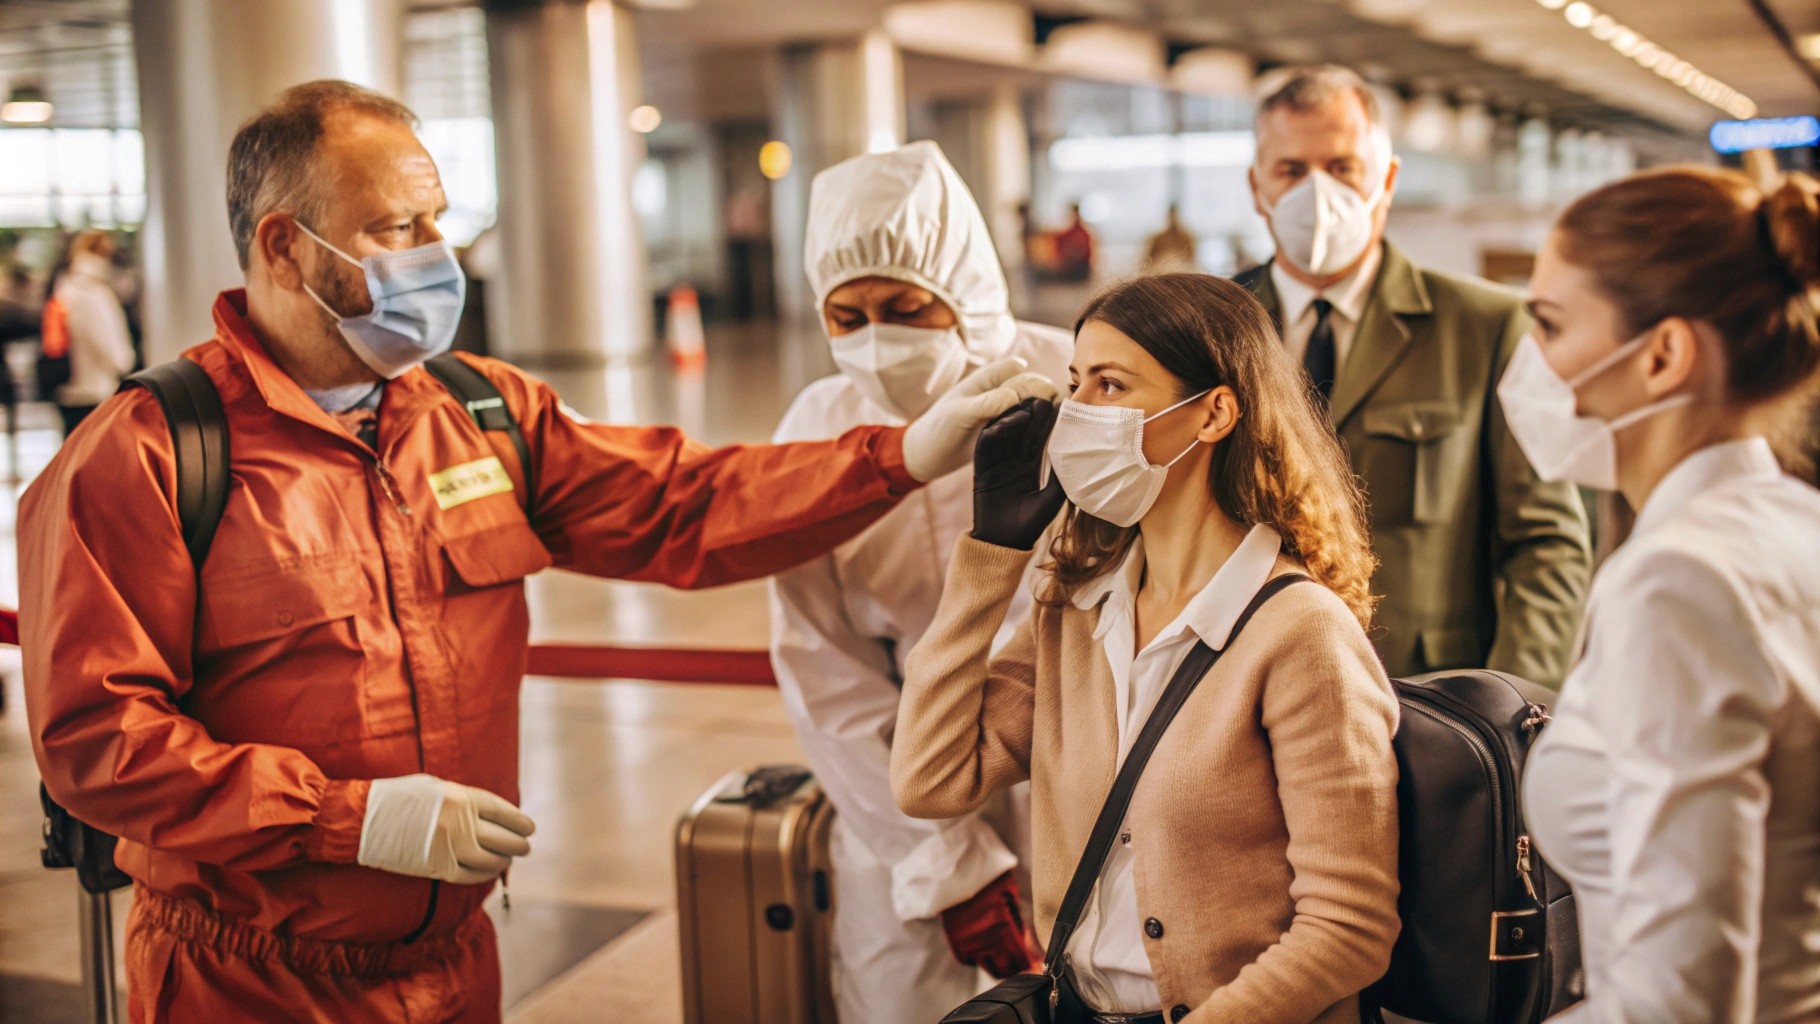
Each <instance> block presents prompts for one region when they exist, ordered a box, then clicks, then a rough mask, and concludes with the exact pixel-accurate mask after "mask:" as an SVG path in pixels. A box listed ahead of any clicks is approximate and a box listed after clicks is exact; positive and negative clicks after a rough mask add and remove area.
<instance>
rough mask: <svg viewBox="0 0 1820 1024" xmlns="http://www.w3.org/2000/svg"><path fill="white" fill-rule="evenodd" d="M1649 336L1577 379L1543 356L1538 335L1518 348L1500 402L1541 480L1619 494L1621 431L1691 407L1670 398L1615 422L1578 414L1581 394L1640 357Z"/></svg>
mask: <svg viewBox="0 0 1820 1024" xmlns="http://www.w3.org/2000/svg"><path fill="white" fill-rule="evenodd" d="M1648 340H1649V335H1648V334H1640V335H1638V336H1637V337H1635V338H1633V339H1631V340H1630V341H1628V342H1626V343H1625V344H1623V345H1620V346H1618V349H1617V350H1616V351H1615V352H1613V353H1612V354H1611V355H1609V356H1606V357H1605V358H1604V359H1601V360H1599V361H1598V362H1596V363H1594V364H1592V365H1591V366H1589V367H1587V368H1586V369H1584V370H1582V371H1580V372H1579V373H1577V374H1575V375H1574V378H1573V379H1572V380H1566V379H1564V378H1562V376H1561V375H1560V374H1559V373H1556V372H1555V368H1554V367H1552V366H1550V365H1549V364H1548V360H1547V359H1545V358H1544V357H1543V355H1542V346H1540V345H1539V344H1537V343H1536V339H1535V336H1534V335H1527V336H1525V337H1524V339H1523V340H1522V341H1521V342H1519V343H1518V345H1517V351H1516V353H1515V354H1514V355H1512V356H1511V358H1510V365H1509V366H1507V367H1505V369H1504V376H1503V377H1502V378H1500V379H1499V380H1498V402H1499V404H1501V405H1503V407H1504V421H1505V422H1506V423H1508V424H1510V433H1511V436H1513V437H1515V438H1516V439H1517V447H1518V448H1520V449H1522V450H1523V456H1524V458H1527V459H1528V460H1529V464H1530V466H1531V467H1532V468H1533V469H1535V471H1536V475H1537V476H1539V477H1541V478H1542V479H1544V480H1548V481H1561V482H1566V483H1573V484H1579V485H1580V486H1582V487H1591V488H1594V489H1595V490H1601V491H1615V490H1617V489H1618V444H1617V434H1618V431H1620V430H1623V429H1624V428H1625V427H1628V426H1630V425H1631V424H1633V423H1637V422H1640V421H1642V420H1645V419H1648V418H1649V417H1651V416H1654V415H1655V414H1656V413H1659V412H1663V411H1664V410H1667V409H1672V408H1674V407H1676V406H1679V405H1686V404H1687V403H1689V402H1691V401H1693V399H1694V396H1692V395H1686V394H1683V395H1670V396H1669V397H1667V398H1664V399H1662V400H1661V401H1659V402H1652V403H1651V404H1649V405H1646V406H1644V407H1643V408H1641V409H1636V410H1633V411H1631V412H1627V413H1625V414H1624V415H1622V416H1619V417H1618V418H1616V419H1613V420H1602V419H1599V418H1598V417H1596V416H1581V415H1579V413H1577V412H1576V411H1575V409H1576V406H1577V405H1578V401H1577V399H1576V397H1575V396H1576V393H1577V392H1578V391H1579V390H1580V388H1581V387H1582V386H1584V385H1585V384H1586V382H1587V381H1590V380H1592V379H1593V378H1594V377H1597V376H1598V375H1599V374H1601V373H1604V372H1605V371H1606V370H1609V369H1611V368H1612V367H1613V366H1616V365H1617V364H1618V363H1619V362H1621V361H1623V360H1624V359H1625V358H1626V357H1627V356H1630V355H1633V354H1635V352H1636V351H1637V349H1638V348H1640V347H1642V345H1643V343H1644V342H1646V341H1648Z"/></svg>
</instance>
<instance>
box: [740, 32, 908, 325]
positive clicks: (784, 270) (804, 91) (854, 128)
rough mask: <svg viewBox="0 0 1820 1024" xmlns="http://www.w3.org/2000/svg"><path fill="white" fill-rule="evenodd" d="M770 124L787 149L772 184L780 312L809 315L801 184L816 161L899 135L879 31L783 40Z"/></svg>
mask: <svg viewBox="0 0 1820 1024" xmlns="http://www.w3.org/2000/svg"><path fill="white" fill-rule="evenodd" d="M776 75H777V77H776V89H775V90H774V101H773V102H774V104H775V106H774V107H773V110H772V120H771V123H772V130H773V131H774V132H775V134H776V136H777V138H778V139H780V140H782V141H783V142H784V143H786V144H787V145H789V147H790V151H791V153H792V154H793V156H794V160H793V162H792V164H791V169H790V173H789V174H788V175H786V176H785V177H784V178H783V180H781V181H779V182H778V183H777V185H776V187H775V189H774V190H773V192H772V202H771V216H772V223H773V226H774V230H773V236H774V238H775V240H776V241H775V246H776V252H777V291H778V310H779V314H780V316H782V317H783V318H784V319H785V320H787V321H795V322H798V323H810V322H813V320H814V317H815V308H814V306H815V299H814V296H813V295H811V294H810V293H809V285H808V281H807V280H806V278H805V277H804V275H803V239H804V231H803V228H804V224H805V222H806V221H807V218H808V216H809V184H810V182H811V181H812V180H813V179H814V178H815V175H816V174H817V173H818V172H820V171H822V170H823V169H825V168H827V167H830V166H833V165H834V164H837V163H839V162H841V161H842V160H845V159H847V158H849V157H854V156H858V155H860V154H861V153H869V152H870V153H879V152H885V151H888V150H892V149H896V148H897V147H898V146H900V145H902V144H903V139H904V72H903V63H902V60H901V59H900V57H899V55H898V52H897V47H896V46H894V45H893V44H892V42H891V40H890V39H889V38H888V37H886V36H885V34H884V33H883V32H882V31H873V32H870V33H867V34H866V35H865V36H863V37H861V38H859V39H857V40H853V41H849V42H837V43H816V44H810V45H803V46H791V47H786V48H785V49H784V50H783V51H782V52H781V53H780V54H779V55H778V62H777V71H776Z"/></svg>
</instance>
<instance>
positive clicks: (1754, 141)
mask: <svg viewBox="0 0 1820 1024" xmlns="http://www.w3.org/2000/svg"><path fill="white" fill-rule="evenodd" d="M1712 141H1713V148H1714V149H1716V150H1718V151H1719V152H1721V153H1742V152H1744V151H1745V150H1747V149H1801V148H1803V147H1805V146H1814V145H1820V117H1763V118H1758V119H1757V120H1755V121H1720V122H1719V123H1717V124H1715V125H1713V131H1712Z"/></svg>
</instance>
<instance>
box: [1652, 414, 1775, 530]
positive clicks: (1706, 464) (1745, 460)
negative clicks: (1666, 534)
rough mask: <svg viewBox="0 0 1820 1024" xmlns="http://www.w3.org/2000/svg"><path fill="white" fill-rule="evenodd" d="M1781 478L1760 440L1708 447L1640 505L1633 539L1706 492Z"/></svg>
mask: <svg viewBox="0 0 1820 1024" xmlns="http://www.w3.org/2000/svg"><path fill="white" fill-rule="evenodd" d="M1781 475H1782V464H1781V463H1779V462H1777V461H1776V453H1775V451H1774V450H1772V449H1771V448H1770V445H1769V441H1767V440H1765V439H1764V438H1761V437H1751V438H1746V439H1744V440H1742V441H1727V442H1724V443H1722V444H1715V445H1711V446H1709V447H1706V448H1702V449H1700V450H1699V451H1697V452H1695V453H1693V454H1692V455H1689V456H1688V457H1687V458H1685V459H1682V460H1681V461H1680V462H1679V463H1677V464H1676V465H1675V468H1674V469H1671V470H1669V471H1668V475H1667V476H1665V477H1663V478H1662V482H1661V483H1659V484H1657V485H1656V489H1655V490H1654V491H1653V492H1651V493H1650V496H1649V497H1648V498H1647V499H1645V500H1644V502H1643V510H1642V511H1641V512H1638V513H1637V522H1636V525H1635V526H1634V527H1633V528H1632V530H1631V533H1632V535H1633V536H1641V535H1642V534H1645V533H1648V532H1649V531H1651V530H1653V529H1655V528H1657V527H1658V526H1660V525H1662V524H1663V523H1665V522H1667V521H1668V520H1670V519H1672V518H1674V514H1675V513H1676V512H1678V511H1680V510H1681V509H1682V508H1683V507H1684V506H1686V505H1687V503H1688V502H1690V501H1693V500H1694V499H1695V498H1697V497H1699V496H1700V495H1702V494H1705V493H1707V492H1708V491H1724V490H1728V489H1729V488H1728V487H1727V486H1726V485H1728V484H1736V483H1739V482H1741V481H1744V480H1753V479H1773V478H1775V477H1778V476H1781Z"/></svg>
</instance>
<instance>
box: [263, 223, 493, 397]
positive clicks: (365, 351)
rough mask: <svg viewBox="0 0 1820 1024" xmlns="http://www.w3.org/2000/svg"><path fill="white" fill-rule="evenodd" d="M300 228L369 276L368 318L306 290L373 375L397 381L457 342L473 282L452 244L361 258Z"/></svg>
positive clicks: (438, 243)
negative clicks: (340, 308) (348, 312)
mask: <svg viewBox="0 0 1820 1024" xmlns="http://www.w3.org/2000/svg"><path fill="white" fill-rule="evenodd" d="M297 226H298V227H299V228H303V233H304V234H306V235H309V236H310V237H311V238H313V239H315V240H316V241H317V242H319V243H321V245H322V247H323V248H325V249H327V250H329V251H330V252H332V253H334V254H335V255H337V256H339V257H341V258H342V259H344V260H347V261H348V262H349V263H352V264H354V265H355V266H357V267H359V268H360V269H361V270H362V271H364V272H365V273H366V279H367V294H369V295H371V296H372V297H373V311H372V312H371V313H367V314H365V315H363V316H344V315H343V314H341V313H339V312H337V311H335V310H334V309H331V308H330V307H329V304H328V303H326V302H324V301H322V296H320V295H317V294H316V292H315V290H314V289H312V288H311V287H310V286H309V285H307V284H306V285H304V286H303V290H304V291H306V292H309V294H310V298H312V299H315V300H316V304H317V305H319V306H321V307H322V308H323V309H325V310H328V313H329V315H330V316H332V317H334V318H335V321H336V324H337V326H339V327H340V328H341V336H342V337H344V338H346V339H347V341H348V347H349V348H351V349H353V350H354V354H355V355H357V356H359V357H360V361H361V362H363V363H365V364H367V366H369V367H371V368H372V370H373V372H374V373H377V374H379V375H380V376H381V377H384V378H385V379H387V380H392V379H393V378H395V377H398V376H399V375H400V374H403V373H404V372H405V371H406V370H409V369H410V368H411V367H413V366H417V365H419V364H421V363H422V362H423V361H424V360H426V359H429V358H430V357H431V356H437V355H441V354H442V353H444V352H447V351H448V350H449V346H450V345H452V344H454V342H455V326H456V324H457V323H459V322H460V320H461V306H462V302H463V300H464V299H465V298H466V297H467V285H468V282H467V278H466V277H465V276H463V274H462V272H461V264H460V263H457V262H456V261H455V250H453V249H451V248H449V243H448V242H444V241H436V242H431V243H430V244H428V245H420V246H417V247H416V248H413V249H391V250H387V251H385V252H380V253H375V254H373V255H371V256H368V257H367V258H366V259H363V260H357V259H355V258H354V257H352V256H349V255H348V254H347V253H345V252H342V251H341V250H340V249H337V248H335V247H334V246H333V245H330V244H329V242H328V240H326V239H324V238H323V237H322V236H321V235H318V234H317V233H316V232H314V231H311V230H310V229H309V228H307V227H304V226H303V225H302V224H301V223H300V224H298V225H297Z"/></svg>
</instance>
